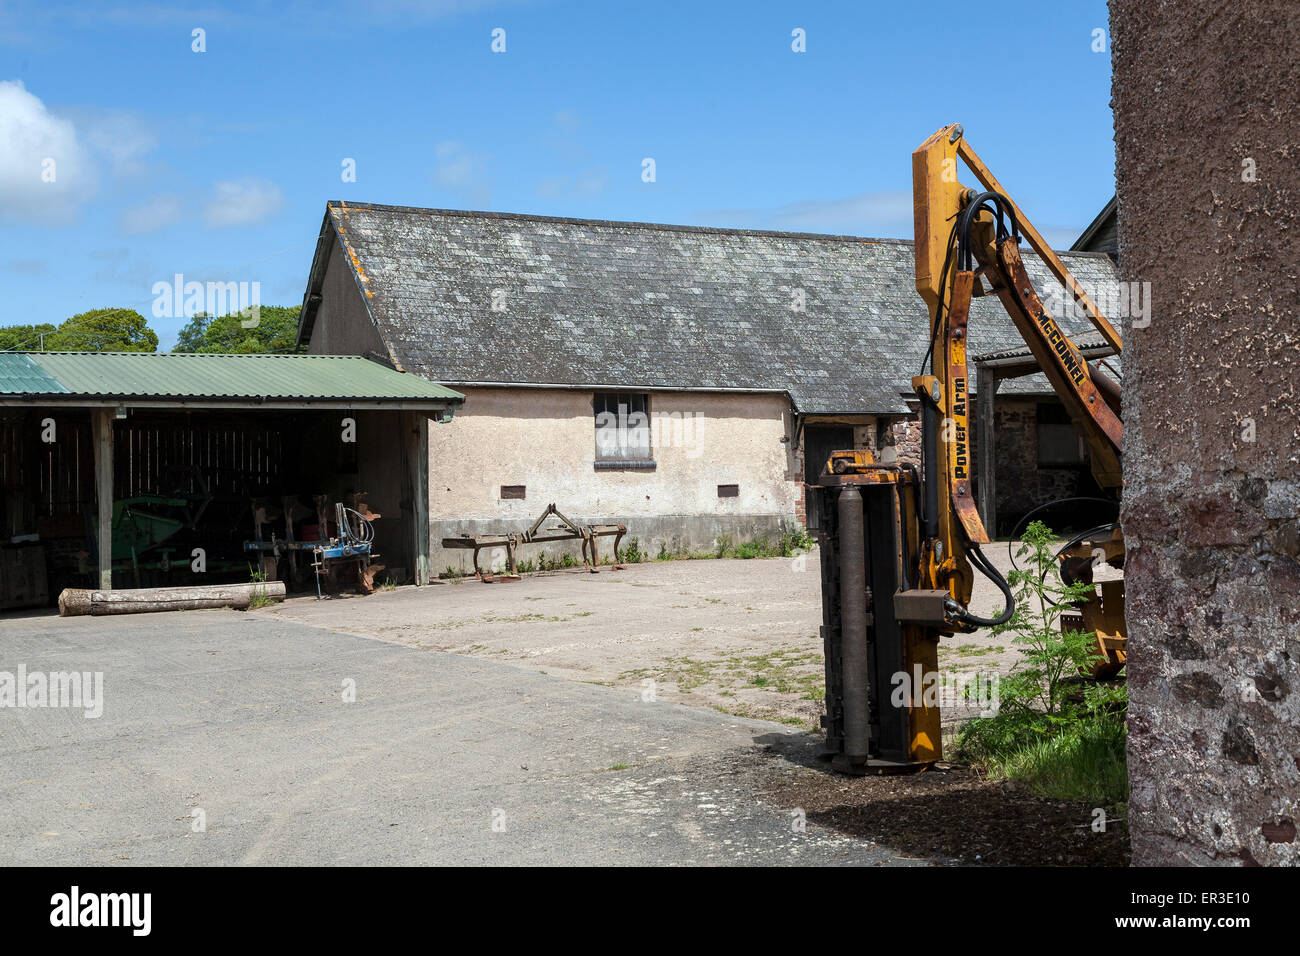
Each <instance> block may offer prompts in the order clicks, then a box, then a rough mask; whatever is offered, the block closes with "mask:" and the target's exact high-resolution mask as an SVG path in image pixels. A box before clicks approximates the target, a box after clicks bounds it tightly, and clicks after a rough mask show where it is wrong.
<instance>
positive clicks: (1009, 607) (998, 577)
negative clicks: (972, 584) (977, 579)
mask: <svg viewBox="0 0 1300 956" xmlns="http://www.w3.org/2000/svg"><path fill="white" fill-rule="evenodd" d="M967 554H968V556H969V558H970V563H971V564H972V565H974V566H975V567H976V568H978V569H979V572H980V573H981V574H983V575H984V576H985V577H986V578H988V579H989V580H990V581H992V582H993V583H994V584H996V585H997V586H998V590H999V591H1001V592H1002V597H1003V599H1004V600H1005V601H1006V607H1004V608H1003V609H1002V613H1001V614H999V615H998V616H997V617H993V618H988V617H980V616H979V615H977V614H972V613H971V612H970V611H969V610H967V609H966V608H964V607H960V605H959V608H960V609H959V610H958V611H957V615H956V616H957V617H958V618H959V619H960V620H962V621H965V622H966V623H968V624H974V625H975V626H976V627H998V626H1000V625H1002V624H1005V623H1007V621H1009V620H1011V615H1013V614H1015V613H1016V597H1015V595H1014V594H1012V593H1011V585H1009V584H1007V579H1006V578H1004V577H1003V576H1002V573H1001V572H1000V571H998V569H997V568H995V567H994V566H993V564H992V562H990V561H989V559H988V558H986V557H985V556H984V552H983V551H981V550H980V548H979V545H977V544H971V545H969V546H968V549H967Z"/></svg>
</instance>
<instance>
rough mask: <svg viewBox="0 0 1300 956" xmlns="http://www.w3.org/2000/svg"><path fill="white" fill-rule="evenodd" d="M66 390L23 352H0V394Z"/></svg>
mask: <svg viewBox="0 0 1300 956" xmlns="http://www.w3.org/2000/svg"><path fill="white" fill-rule="evenodd" d="M66 391H67V389H66V388H64V387H63V386H62V385H60V384H59V383H58V380H56V379H55V378H53V377H52V376H51V375H50V373H49V372H47V371H45V369H43V368H41V367H40V366H39V365H37V364H36V363H35V362H34V361H32V357H31V356H30V355H27V354H26V353H23V352H0V393H10V392H12V393H17V394H20V395H22V394H26V393H28V392H42V393H56V392H66Z"/></svg>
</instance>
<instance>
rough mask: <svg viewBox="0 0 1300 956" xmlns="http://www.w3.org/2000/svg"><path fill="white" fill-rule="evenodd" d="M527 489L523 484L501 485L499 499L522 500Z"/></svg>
mask: <svg viewBox="0 0 1300 956" xmlns="http://www.w3.org/2000/svg"><path fill="white" fill-rule="evenodd" d="M527 490H528V489H527V487H526V486H524V485H502V486H501V500H502V501H509V500H514V501H523V500H524V498H525V497H526V492H527Z"/></svg>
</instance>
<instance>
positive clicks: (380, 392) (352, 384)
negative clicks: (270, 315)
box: [0, 352, 464, 402]
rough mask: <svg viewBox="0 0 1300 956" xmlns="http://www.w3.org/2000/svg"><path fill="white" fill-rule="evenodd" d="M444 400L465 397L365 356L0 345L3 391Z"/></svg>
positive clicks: (0, 392)
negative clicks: (6, 348) (8, 348)
mask: <svg viewBox="0 0 1300 956" xmlns="http://www.w3.org/2000/svg"><path fill="white" fill-rule="evenodd" d="M6 394H8V395H14V394H18V395H23V394H48V395H51V396H53V395H56V394H57V395H60V396H63V397H64V398H75V397H86V398H123V399H128V398H133V399H147V398H148V399H167V400H184V399H256V400H276V399H279V400H285V401H329V400H354V401H355V400H372V401H384V400H389V401H417V402H422V401H446V402H460V401H463V400H464V396H463V395H461V394H460V393H459V392H454V391H452V390H451V389H449V388H447V387H446V386H444V385H437V384H435V383H433V382H429V381H426V380H425V379H422V378H420V377H419V376H417V375H409V374H407V373H404V372H398V371H395V370H394V369H391V368H389V367H388V366H386V365H381V364H380V363H378V362H374V361H371V360H370V359H368V358H364V357H363V356H360V355H212V354H194V353H185V352H0V396H3V395H6Z"/></svg>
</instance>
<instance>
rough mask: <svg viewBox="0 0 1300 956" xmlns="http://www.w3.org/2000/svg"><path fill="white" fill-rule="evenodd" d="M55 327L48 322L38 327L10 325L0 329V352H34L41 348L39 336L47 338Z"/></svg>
mask: <svg viewBox="0 0 1300 956" xmlns="http://www.w3.org/2000/svg"><path fill="white" fill-rule="evenodd" d="M54 330H55V327H54V326H53V325H51V324H50V323H48V322H42V323H41V324H39V325H10V326H7V327H5V328H0V352H36V351H39V350H40V347H41V335H42V334H44V335H45V337H46V338H49V335H50V333H51V332H53V331H54Z"/></svg>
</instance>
